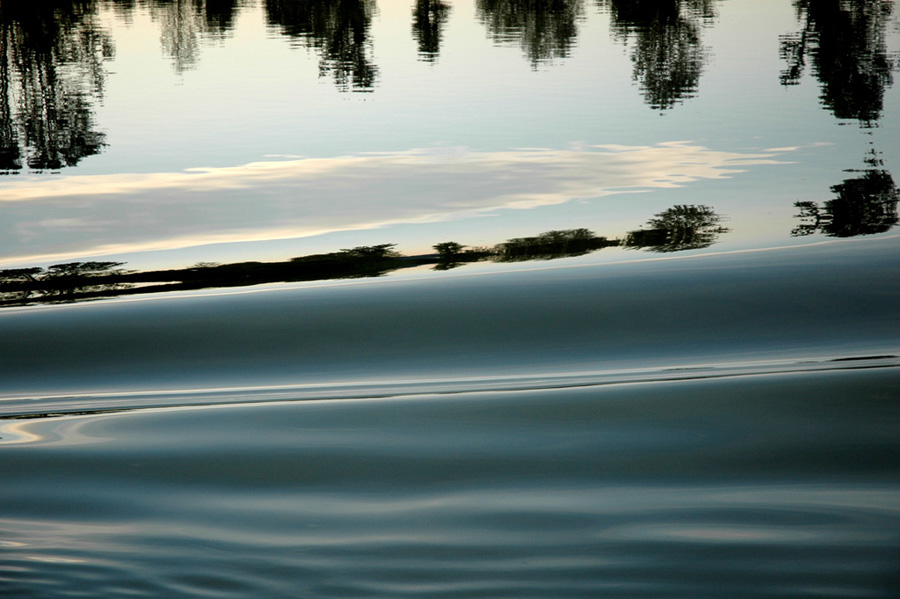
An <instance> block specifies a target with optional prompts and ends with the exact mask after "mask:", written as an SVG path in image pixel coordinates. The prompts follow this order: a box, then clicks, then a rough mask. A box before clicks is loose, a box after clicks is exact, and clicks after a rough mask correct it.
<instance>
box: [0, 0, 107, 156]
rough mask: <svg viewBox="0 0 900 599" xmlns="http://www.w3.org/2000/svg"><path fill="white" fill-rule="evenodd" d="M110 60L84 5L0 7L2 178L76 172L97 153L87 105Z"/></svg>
mask: <svg viewBox="0 0 900 599" xmlns="http://www.w3.org/2000/svg"><path fill="white" fill-rule="evenodd" d="M112 55H113V45H112V40H111V38H110V36H109V35H108V33H106V32H105V31H103V30H102V29H101V28H100V26H99V24H98V23H97V11H96V8H95V3H93V2H91V1H90V0H81V1H75V0H70V1H68V2H65V1H50V0H48V1H46V2H21V1H20V2H16V1H12V2H6V1H4V2H2V3H0V172H2V173H10V172H17V171H19V170H21V169H22V168H23V167H24V166H28V167H29V168H30V169H33V170H37V171H42V170H56V169H60V168H62V167H64V166H74V165H76V164H78V162H79V161H80V160H81V159H82V158H84V157H85V156H91V155H93V154H96V153H98V152H99V151H100V150H101V149H102V148H103V146H104V145H105V136H104V135H103V133H101V132H100V131H98V129H97V126H96V124H95V123H94V113H93V102H95V101H96V100H98V99H99V98H101V97H102V95H103V86H104V82H105V74H104V71H103V66H102V63H103V61H104V60H106V59H107V58H110V57H111V56H112Z"/></svg>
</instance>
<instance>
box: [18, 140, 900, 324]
mask: <svg viewBox="0 0 900 599" xmlns="http://www.w3.org/2000/svg"><path fill="white" fill-rule="evenodd" d="M867 163H868V164H869V167H870V168H868V169H864V170H863V171H862V172H861V174H860V175H859V176H858V177H854V178H851V179H846V180H845V181H844V182H843V183H841V184H838V185H835V186H833V187H832V188H831V189H832V191H833V192H834V193H835V194H837V197H835V198H833V199H830V200H826V201H825V202H823V203H822V204H821V205H820V204H819V203H818V202H810V201H803V202H796V203H795V206H796V207H797V208H798V209H799V210H800V214H798V215H797V218H799V219H800V224H798V225H797V226H796V227H795V228H794V230H793V231H791V234H792V235H794V236H803V235H811V234H814V233H822V234H825V235H829V236H834V237H852V236H857V235H872V234H876V233H884V232H886V231H888V230H890V229H891V228H892V227H894V226H895V225H896V224H897V223H898V221H900V219H898V213H897V204H898V202H900V189H898V188H897V186H896V184H895V183H894V179H893V177H891V175H890V173H888V172H887V171H886V170H884V168H883V167H882V165H881V162H880V161H879V159H878V157H877V154H875V153H874V152H873V154H872V155H871V156H870V157H869V159H868V160H867ZM724 221H725V217H723V216H722V215H720V214H718V213H717V212H715V210H713V209H712V208H711V207H709V206H705V205H694V204H690V205H676V206H673V207H672V208H669V209H667V210H664V211H662V212H659V213H657V214H655V215H654V216H653V217H652V218H650V219H648V220H647V222H646V224H645V225H644V226H643V227H641V228H639V229H636V230H633V231H629V232H627V233H626V234H624V235H622V236H620V237H616V238H608V237H605V236H598V235H596V234H595V233H594V232H593V231H591V230H590V229H587V228H578V229H565V230H555V231H547V232H544V233H541V234H539V235H535V236H530V237H516V238H512V239H508V240H506V241H504V242H502V243H498V244H496V245H494V246H490V247H470V246H466V245H463V244H461V243H458V242H455V241H444V242H441V243H437V244H435V245H433V246H432V247H433V249H434V250H435V253H433V254H424V255H418V256H405V255H402V254H400V253H399V252H397V251H396V250H395V249H394V248H395V244H392V243H385V244H380V245H373V246H359V247H354V248H350V249H342V250H340V251H338V252H330V253H325V254H312V255H307V256H299V257H296V258H291V259H290V260H287V261H284V262H238V263H231V264H218V263H209V262H205V263H197V264H195V265H193V266H191V267H189V268H182V269H172V270H155V271H133V270H127V269H124V268H122V267H123V266H124V263H123V262H68V263H63V264H55V265H52V266H49V267H47V268H41V267H27V268H11V269H5V270H0V307H2V306H17V305H27V304H32V303H57V302H73V301H83V300H90V299H97V298H103V297H112V296H120V295H134V294H146V293H158V292H165V291H185V290H192V289H204V288H224V287H241V286H249V285H260V284H265V283H279V282H299V281H317V280H327V279H350V278H361V277H379V276H382V275H385V274H387V273H389V272H392V271H396V270H399V269H404V268H411V267H422V266H431V267H432V269H434V270H450V269H454V268H457V267H460V266H464V265H466V264H471V263H475V262H488V261H490V262H523V261H529V260H555V259H559V258H571V257H577V256H583V255H586V254H589V253H591V252H595V251H598V250H601V249H603V248H607V247H619V248H622V249H626V250H645V251H650V252H661V253H667V252H680V251H686V250H697V249H703V248H708V247H710V246H712V245H713V244H715V243H716V242H717V241H718V240H719V237H720V236H721V235H723V234H725V233H728V232H729V231H730V229H729V228H727V227H725V226H723V224H722V223H723V222H724Z"/></svg>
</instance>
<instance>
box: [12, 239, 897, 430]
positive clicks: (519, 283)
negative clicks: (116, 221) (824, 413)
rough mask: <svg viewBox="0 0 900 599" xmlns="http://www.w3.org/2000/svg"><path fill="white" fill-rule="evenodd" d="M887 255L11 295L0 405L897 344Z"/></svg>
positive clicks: (835, 246)
mask: <svg viewBox="0 0 900 599" xmlns="http://www.w3.org/2000/svg"><path fill="white" fill-rule="evenodd" d="M898 250H900V238H898V237H896V236H895V237H881V238H868V239H856V240H846V241H844V240H838V241H829V242H825V243H822V244H819V245H810V246H804V247H794V248H785V249H772V250H766V251H752V252H743V253H740V252H738V253H727V254H718V255H716V254H713V255H697V256H686V255H677V254H674V255H671V256H660V257H653V256H652V255H648V254H641V253H637V252H636V253H634V258H635V260H634V261H631V262H628V263H595V264H583V263H581V262H578V261H567V260H559V261H553V262H547V263H543V264H542V263H537V268H531V269H527V270H511V271H504V270H500V269H499V268H498V269H496V270H491V269H487V270H484V269H482V270H478V269H476V268H475V267H472V270H468V271H467V270H466V268H465V267H464V268H461V269H459V270H457V271H451V272H449V273H442V274H441V275H439V276H438V275H436V276H428V277H421V278H415V277H395V278H392V277H385V278H379V279H362V280H351V281H342V282H324V283H320V284H294V285H282V286H268V287H262V288H252V289H251V290H250V292H248V291H247V290H244V291H237V292H235V291H234V290H231V291H225V292H222V293H221V294H217V295H216V294H214V295H208V294H177V293H176V294H171V295H168V296H159V297H154V298H152V299H148V298H140V299H138V298H134V299H126V300H106V301H97V302H90V303H83V304H73V305H57V306H33V307H25V308H12V309H7V310H4V311H2V312H0V338H2V339H3V340H4V343H3V344H2V345H0V381H2V390H0V398H3V399H4V401H0V414H7V415H8V414H14V413H16V412H17V411H18V410H23V409H24V407H23V406H25V405H26V404H35V403H40V402H39V400H38V398H40V397H43V396H45V395H52V394H63V395H73V394H79V393H87V394H97V395H98V397H99V394H102V393H121V394H130V393H135V392H140V391H151V392H157V391H163V392H166V391H172V390H188V391H191V390H198V389H220V390H221V389H233V388H240V389H245V388H248V387H272V386H278V385H287V386H298V385H299V386H303V385H358V386H361V387H362V388H363V391H362V392H363V394H365V388H366V387H371V386H374V385H376V384H378V383H379V382H389V383H391V384H402V383H407V382H416V381H426V382H427V381H445V382H446V381H449V382H448V383H447V384H448V385H449V386H450V387H453V385H454V384H457V383H461V382H462V381H464V380H467V379H472V378H476V379H477V378H485V379H491V378H496V377H505V378H507V379H516V378H521V377H527V376H535V375H548V376H557V375H566V374H571V373H579V376H586V377H587V378H588V379H590V376H591V373H598V376H599V373H606V374H608V373H610V372H617V371H627V370H629V369H642V368H651V369H659V368H691V367H698V366H699V367H703V366H710V365H713V366H715V365H722V364H728V363H740V364H745V365H746V364H749V365H752V364H754V363H757V362H762V361H766V360H787V361H803V360H806V359H835V358H848V357H851V358H852V357H864V356H877V355H895V356H896V355H898V354H900V334H898V333H900V314H898V309H897V308H898V299H900V276H898V275H900V251H898ZM467 388H472V387H471V385H470V386H469V387H467ZM486 388H490V387H486ZM424 389H425V390H427V385H426V387H425V388H424ZM420 390H421V389H420ZM75 401H76V404H77V401H78V400H77V399H76V400H75ZM101 403H102V401H101ZM32 407H33V406H32ZM112 407H115V406H112ZM38 409H39V408H38ZM28 410H29V411H33V409H32V408H28Z"/></svg>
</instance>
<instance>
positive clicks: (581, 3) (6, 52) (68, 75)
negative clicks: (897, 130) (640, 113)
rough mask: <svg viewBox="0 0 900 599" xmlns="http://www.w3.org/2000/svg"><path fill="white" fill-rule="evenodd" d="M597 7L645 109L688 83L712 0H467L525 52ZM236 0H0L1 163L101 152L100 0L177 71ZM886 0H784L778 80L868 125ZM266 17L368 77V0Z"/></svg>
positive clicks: (419, 12)
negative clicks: (150, 40)
mask: <svg viewBox="0 0 900 599" xmlns="http://www.w3.org/2000/svg"><path fill="white" fill-rule="evenodd" d="M410 1H411V14H410V22H411V35H412V37H413V38H414V39H415V41H416V43H417V47H418V55H419V58H420V60H422V61H426V62H431V63H434V62H436V61H437V60H438V58H439V55H440V51H441V44H442V36H443V32H444V29H445V27H446V24H447V21H448V18H449V16H450V15H451V13H452V8H451V3H450V2H444V1H442V0H410ZM588 1H590V2H591V6H593V7H594V8H595V9H596V10H600V11H602V12H604V13H606V14H608V15H609V18H610V28H611V35H612V36H613V38H614V39H617V40H620V41H621V42H622V43H623V44H624V45H625V46H626V47H628V48H629V55H630V60H631V62H632V65H633V69H632V78H633V80H634V82H635V84H636V85H637V86H638V87H639V89H640V90H641V93H642V95H643V97H644V101H645V102H646V103H647V105H649V106H650V107H651V108H653V109H655V110H660V111H665V110H669V109H672V108H673V107H675V106H676V105H678V104H680V103H681V102H683V101H684V100H686V99H688V98H691V97H693V96H695V95H696V94H697V93H698V89H699V83H700V78H701V75H702V73H703V70H704V68H705V65H706V64H707V62H708V59H709V56H710V51H709V49H708V48H707V47H706V46H704V44H703V39H702V36H703V30H704V28H705V27H706V26H708V25H710V24H712V23H713V22H714V20H715V17H716V11H717V7H718V5H719V3H720V2H721V1H722V0H475V2H476V4H475V8H476V18H477V19H479V21H480V22H481V23H482V24H483V25H484V27H485V31H486V35H487V36H488V37H489V38H491V39H492V40H493V41H494V42H495V43H496V44H499V45H517V46H519V47H521V48H522V51H523V53H524V55H525V57H526V58H527V60H529V61H530V62H531V64H532V65H533V66H537V65H538V64H541V63H551V62H553V61H557V60H562V59H565V58H566V57H568V56H569V55H570V53H571V51H572V49H573V48H574V47H575V45H576V40H577V37H578V27H579V22H580V21H581V20H582V19H583V18H584V14H585V10H586V2H588ZM246 6H247V3H245V2H243V1H241V0H44V1H41V2H32V1H29V0H5V1H4V2H2V3H0V173H7V174H8V173H14V172H18V171H20V170H22V169H23V168H25V167H27V168H29V169H31V170H36V171H45V170H51V171H52V170H57V169H60V168H63V167H67V166H74V165H77V164H78V163H79V161H80V160H81V159H82V158H84V157H86V156H91V155H94V154H97V153H99V152H100V151H101V150H102V149H103V147H104V145H105V143H106V138H105V135H104V134H103V133H102V131H101V130H100V129H99V127H98V126H97V124H96V123H95V116H94V105H95V103H96V102H98V101H100V100H101V99H102V96H103V88H104V83H105V77H106V73H105V70H104V62H105V61H107V60H109V59H110V58H112V57H113V55H114V53H115V48H114V47H113V42H112V37H111V35H110V33H109V32H108V31H106V30H105V29H104V27H103V26H102V24H101V19H100V17H99V14H100V10H101V8H103V9H110V10H112V11H114V12H115V13H116V14H117V15H118V16H119V18H121V19H123V20H125V21H128V20H131V19H133V17H134V14H135V11H137V10H139V9H140V10H146V11H147V12H148V13H149V15H150V16H151V18H152V19H153V20H154V21H155V22H156V23H157V24H158V26H159V28H160V43H161V45H162V48H163V51H164V53H165V54H166V55H167V56H168V57H169V59H170V60H171V63H172V67H173V69H174V70H175V71H176V72H179V73H180V72H183V71H186V70H189V69H192V68H194V67H195V66H196V65H197V63H198V61H199V59H200V47H201V42H202V41H203V40H204V39H216V38H223V37H226V36H228V35H230V33H231V31H232V30H233V28H234V26H235V23H236V20H237V16H238V14H239V12H240V11H241V10H243V9H245V8H246ZM893 6H894V3H893V2H892V1H890V2H869V1H867V0H843V1H841V2H837V1H828V2H824V1H814V0H794V7H795V10H796V14H797V21H798V26H799V27H798V31H796V32H794V33H790V34H787V35H783V36H781V38H780V41H779V44H780V48H779V49H780V54H781V57H782V59H783V61H784V64H785V68H784V70H783V71H782V72H781V74H780V80H781V83H782V84H783V85H785V86H792V85H798V84H800V82H801V81H802V76H803V74H804V72H806V70H807V67H809V71H810V72H811V74H812V76H813V77H815V78H816V79H817V80H818V82H819V85H820V87H821V94H820V102H821V104H822V106H823V107H825V108H826V109H827V110H829V111H831V112H832V113H833V114H834V115H835V117H837V118H839V119H851V120H856V121H858V122H859V124H860V125H861V126H863V127H871V126H875V125H877V123H878V120H879V119H880V118H881V116H882V113H883V111H884V94H885V90H886V89H887V88H888V87H889V86H891V85H892V84H893V72H894V71H895V70H896V69H897V68H898V60H897V58H896V56H895V55H892V54H891V53H890V52H889V51H888V49H887V43H886V37H887V28H888V25H889V22H890V18H891V14H892V11H893ZM262 10H263V14H264V18H265V22H266V24H267V26H268V27H269V29H270V31H272V32H276V33H278V34H280V35H283V36H285V37H287V38H289V39H290V40H292V41H293V43H295V44H296V45H297V46H298V47H300V48H304V49H306V50H308V51H310V52H312V53H314V54H315V55H316V56H317V57H318V62H319V75H320V76H321V77H327V78H330V79H332V80H333V82H334V84H335V86H336V87H337V88H338V89H339V90H341V91H354V92H372V91H374V90H375V89H376V88H377V86H378V84H379V69H378V66H377V64H376V63H375V57H374V46H373V42H372V37H371V25H372V18H373V16H374V15H375V14H376V11H377V0H262Z"/></svg>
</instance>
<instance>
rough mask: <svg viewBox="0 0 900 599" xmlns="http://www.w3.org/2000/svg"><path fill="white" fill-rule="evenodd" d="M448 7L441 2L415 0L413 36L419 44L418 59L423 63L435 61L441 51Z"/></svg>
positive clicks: (437, 0)
mask: <svg viewBox="0 0 900 599" xmlns="http://www.w3.org/2000/svg"><path fill="white" fill-rule="evenodd" d="M449 14H450V6H449V5H448V4H445V3H443V2H441V0H416V7H415V9H413V24H412V30H413V35H414V36H415V38H416V40H417V41H418V42H419V58H420V59H421V60H424V61H425V62H434V61H435V60H437V56H438V52H440V49H441V34H442V32H443V29H444V24H445V22H446V21H447V16H448V15H449Z"/></svg>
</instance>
